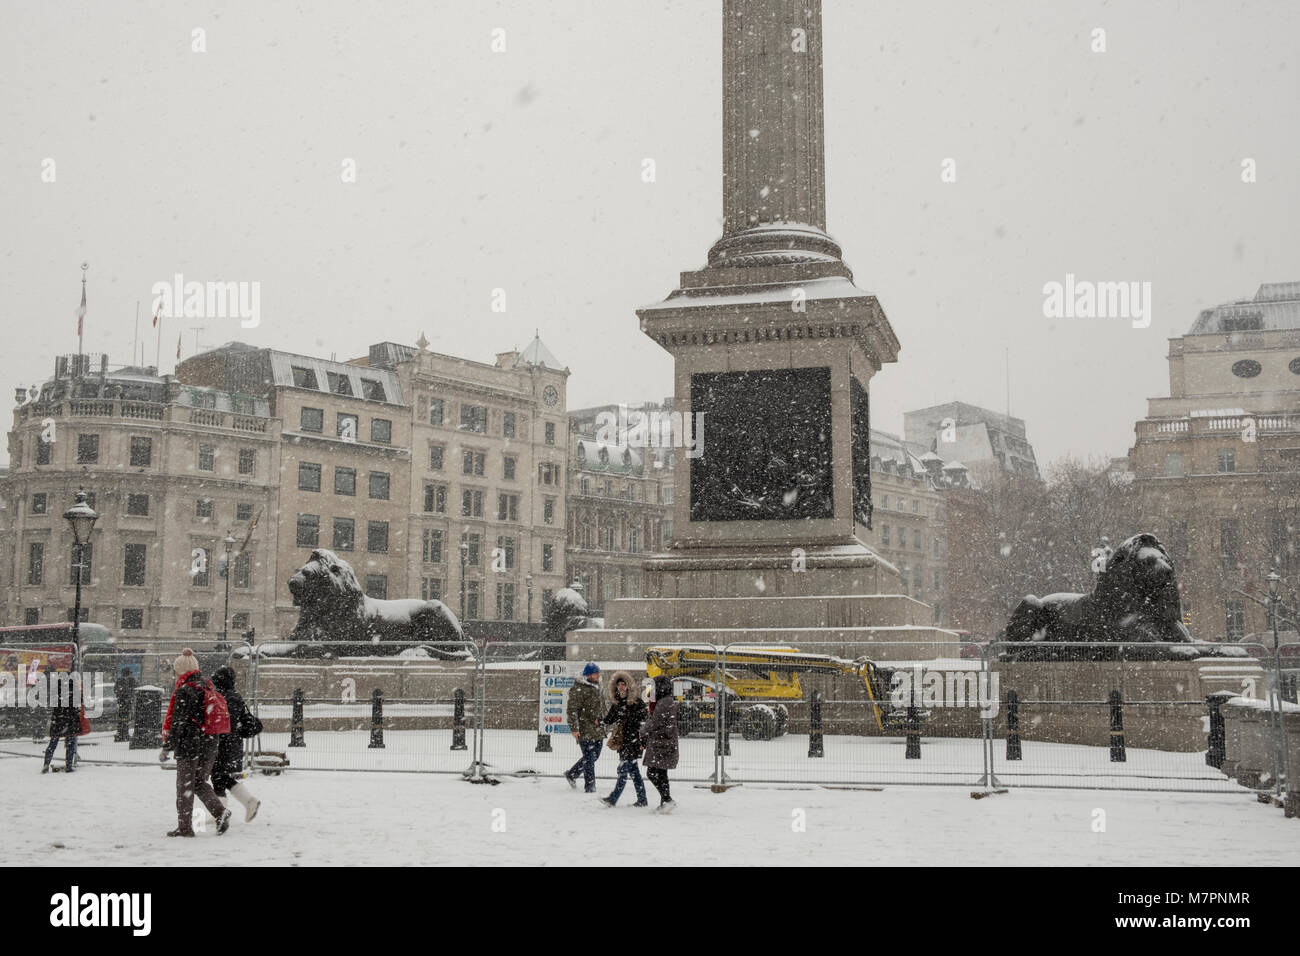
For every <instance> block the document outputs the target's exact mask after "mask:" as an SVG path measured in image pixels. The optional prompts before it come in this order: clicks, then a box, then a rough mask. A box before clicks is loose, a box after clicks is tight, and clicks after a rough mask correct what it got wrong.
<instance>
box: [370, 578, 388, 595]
mask: <svg viewBox="0 0 1300 956" xmlns="http://www.w3.org/2000/svg"><path fill="white" fill-rule="evenodd" d="M366 594H367V595H368V596H369V597H372V598H374V599H375V600H376V601H386V600H388V575H386V574H367V575H366Z"/></svg>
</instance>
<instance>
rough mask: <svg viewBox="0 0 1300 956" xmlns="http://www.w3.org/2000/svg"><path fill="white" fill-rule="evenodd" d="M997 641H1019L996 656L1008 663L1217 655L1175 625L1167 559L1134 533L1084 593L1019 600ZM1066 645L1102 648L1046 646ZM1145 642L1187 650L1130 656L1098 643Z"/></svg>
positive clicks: (1176, 605)
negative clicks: (1087, 644)
mask: <svg viewBox="0 0 1300 956" xmlns="http://www.w3.org/2000/svg"><path fill="white" fill-rule="evenodd" d="M1003 639H1004V640H1006V641H1009V642H1013V643H1020V642H1023V643H1025V644H1026V647H1025V648H1024V649H1020V648H1007V649H1005V651H1004V656H1005V657H1006V658H1008V659H1012V660H1109V659H1114V658H1116V657H1123V658H1125V659H1129V660H1132V659H1138V658H1141V659H1161V658H1183V657H1198V656H1204V655H1206V654H1207V653H1214V652H1215V651H1216V650H1217V649H1216V648H1215V647H1214V646H1212V645H1207V644H1204V643H1194V642H1193V641H1192V635H1191V634H1190V633H1189V632H1188V630H1187V628H1186V626H1185V625H1184V624H1183V613H1182V603H1181V601H1180V600H1179V597H1178V582H1177V580H1176V579H1175V576H1174V565H1173V562H1172V561H1171V560H1170V559H1169V553H1168V552H1167V551H1166V550H1165V548H1164V546H1163V545H1162V544H1161V543H1160V541H1159V540H1158V539H1157V538H1156V536H1155V535H1153V534H1147V533H1142V534H1135V535H1134V536H1133V537H1131V538H1129V539H1128V540H1127V541H1125V542H1124V543H1123V544H1121V545H1120V546H1119V547H1118V548H1117V549H1115V552H1114V553H1113V554H1112V555H1111V556H1110V558H1109V560H1108V561H1107V562H1106V566H1105V568H1104V569H1103V570H1102V571H1101V573H1100V574H1099V575H1098V576H1097V584H1096V587H1095V588H1094V589H1093V592H1092V593H1091V594H1049V595H1047V596H1046V597H1042V598H1040V597H1035V596H1034V595H1032V594H1030V595H1028V596H1026V597H1025V599H1024V600H1022V601H1021V602H1020V604H1019V605H1018V606H1017V607H1016V609H1015V611H1013V612H1012V614H1011V619H1010V620H1009V621H1008V622H1007V626H1006V629H1005V631H1004V632H1003ZM1071 642H1077V643H1083V642H1098V643H1099V644H1101V645H1103V646H1100V647H1072V648H1071V647H1056V648H1053V647H1051V646H1050V645H1052V644H1061V643H1071ZM1150 643H1170V644H1189V645H1191V646H1190V647H1188V648H1186V649H1182V648H1154V647H1153V648H1146V649H1141V650H1137V651H1134V650H1133V649H1131V648H1121V647H1118V646H1114V647H1107V646H1104V645H1123V644H1150Z"/></svg>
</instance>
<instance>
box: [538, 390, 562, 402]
mask: <svg viewBox="0 0 1300 956" xmlns="http://www.w3.org/2000/svg"><path fill="white" fill-rule="evenodd" d="M559 400H560V393H559V392H558V391H556V388H555V386H554V385H547V386H546V388H544V389H543V390H542V401H544V402H545V403H546V404H547V405H554V404H555V403H556V402H558V401H559Z"/></svg>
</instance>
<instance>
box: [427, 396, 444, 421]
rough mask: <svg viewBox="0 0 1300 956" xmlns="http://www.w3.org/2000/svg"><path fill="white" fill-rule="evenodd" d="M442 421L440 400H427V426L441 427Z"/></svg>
mask: <svg viewBox="0 0 1300 956" xmlns="http://www.w3.org/2000/svg"><path fill="white" fill-rule="evenodd" d="M443 420H444V415H443V403H442V399H441V398H431V399H429V424H430V425H441V424H442V423H443Z"/></svg>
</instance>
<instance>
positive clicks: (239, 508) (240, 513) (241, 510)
mask: <svg viewBox="0 0 1300 956" xmlns="http://www.w3.org/2000/svg"><path fill="white" fill-rule="evenodd" d="M235 520H236V521H252V520H253V506H252V504H250V503H249V502H247V501H241V502H240V503H239V504H237V505H235Z"/></svg>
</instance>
